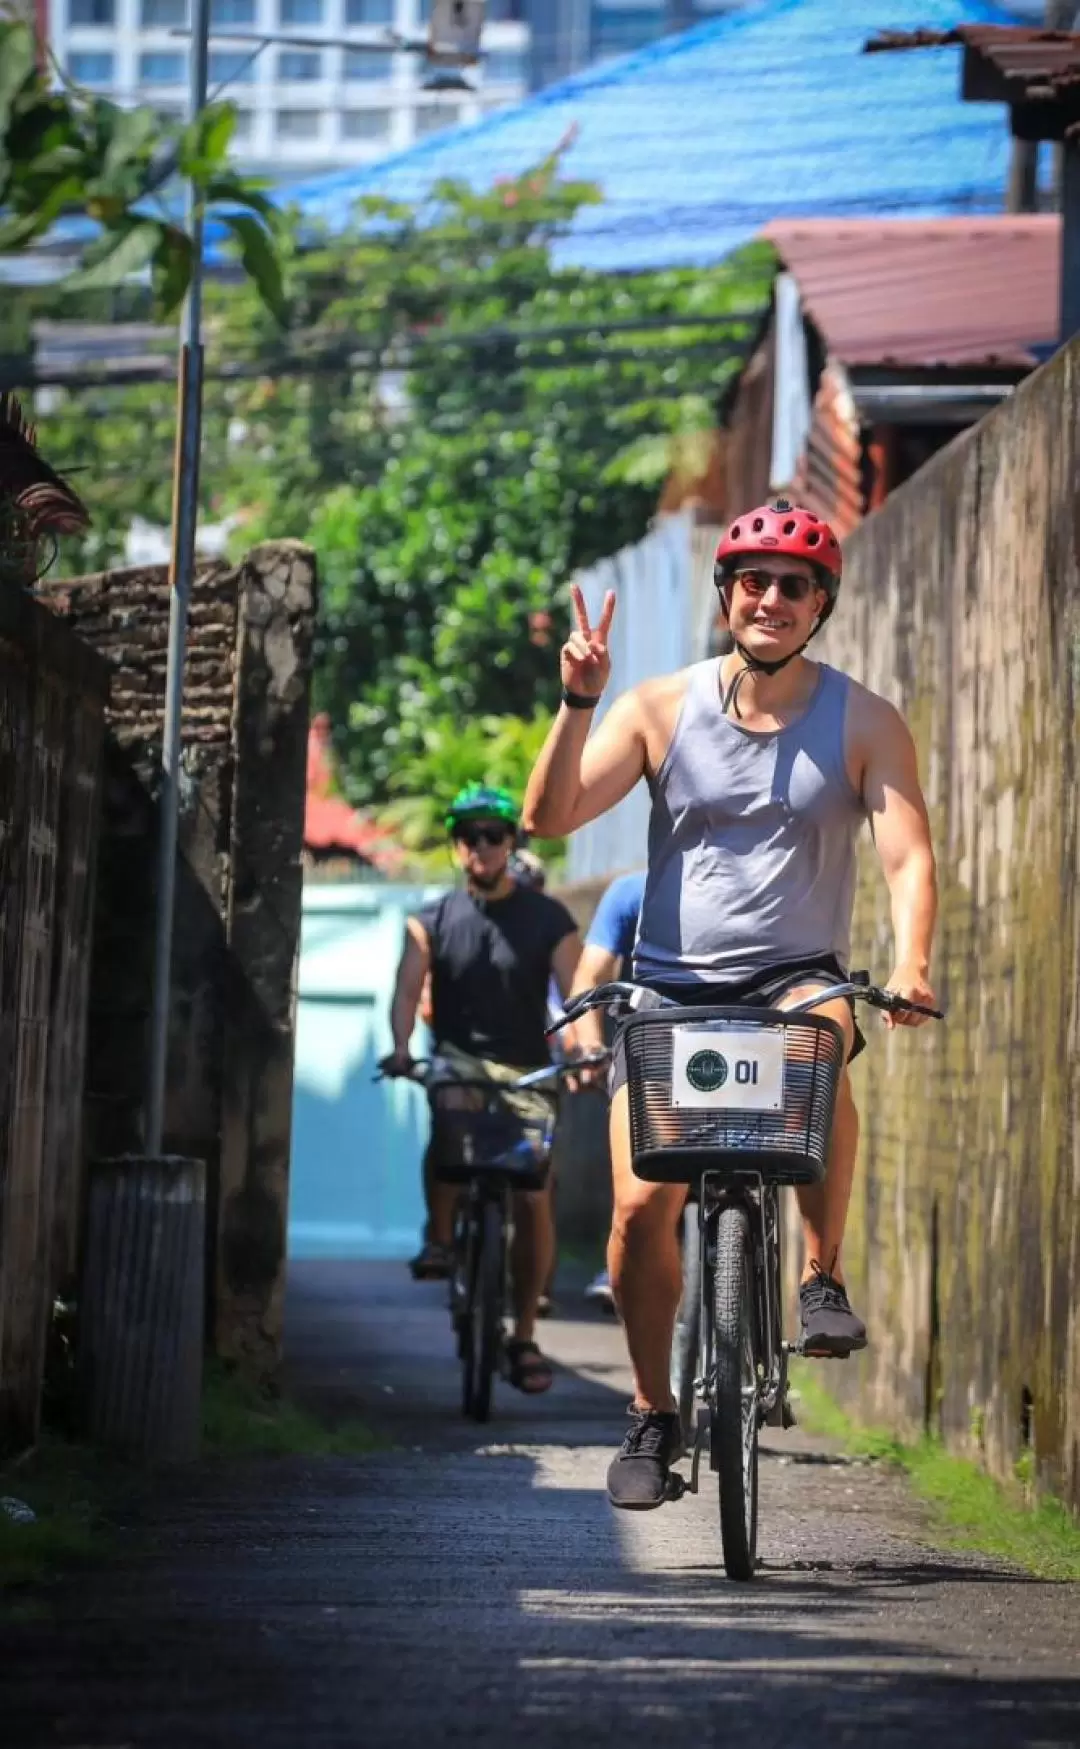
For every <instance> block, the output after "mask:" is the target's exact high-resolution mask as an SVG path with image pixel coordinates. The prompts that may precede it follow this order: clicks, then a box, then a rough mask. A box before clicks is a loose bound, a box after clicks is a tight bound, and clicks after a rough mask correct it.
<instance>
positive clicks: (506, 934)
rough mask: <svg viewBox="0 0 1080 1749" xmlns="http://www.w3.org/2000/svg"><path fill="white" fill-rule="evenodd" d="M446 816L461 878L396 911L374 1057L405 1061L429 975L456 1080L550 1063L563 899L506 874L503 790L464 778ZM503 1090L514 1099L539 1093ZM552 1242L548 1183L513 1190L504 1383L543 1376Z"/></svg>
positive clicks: (547, 1377)
mask: <svg viewBox="0 0 1080 1749" xmlns="http://www.w3.org/2000/svg"><path fill="white" fill-rule="evenodd" d="M446 825H447V830H448V832H449V834H450V839H451V842H452V844H453V847H454V851H455V855H456V857H457V861H458V864H459V866H460V867H461V869H462V870H463V872H464V874H465V886H464V887H463V888H455V889H454V890H453V891H452V892H449V893H446V894H444V895H443V897H442V898H441V899H438V900H436V901H435V902H434V903H433V904H430V905H427V906H426V907H425V908H424V909H423V910H422V911H420V912H419V913H418V914H417V915H416V916H415V917H410V918H409V919H408V922H407V925H406V935H405V948H404V952H403V954H402V958H401V963H400V965H399V967H398V974H397V983H396V986H395V989H394V997H393V1003H392V1006H391V1011H390V1026H391V1031H392V1033H393V1039H394V1049H393V1052H392V1053H391V1055H390V1056H389V1057H387V1058H386V1059H385V1061H384V1063H383V1064H382V1067H383V1069H384V1071H385V1072H386V1073H387V1074H390V1075H393V1074H406V1073H408V1071H409V1069H410V1068H411V1066H412V1058H411V1056H410V1054H409V1041H410V1039H411V1038H412V1034H413V1028H414V1026H415V1024H416V1015H417V1010H418V1008H419V1005H420V998H421V993H422V991H423V989H424V983H425V980H426V979H427V978H428V976H429V975H430V980H431V1010H432V1014H431V1030H432V1034H433V1037H434V1043H435V1050H436V1053H437V1055H438V1056H439V1057H440V1058H441V1059H443V1060H444V1061H445V1062H447V1063H448V1064H449V1065H450V1067H451V1068H452V1069H454V1070H456V1071H457V1072H458V1073H459V1074H461V1075H462V1076H463V1077H464V1078H466V1079H468V1078H470V1077H471V1078H473V1079H475V1078H477V1077H487V1078H489V1079H491V1080H495V1081H504V1082H505V1081H513V1080H516V1079H517V1078H518V1077H519V1076H520V1075H521V1073H522V1071H523V1070H527V1069H537V1068H541V1067H543V1066H545V1065H546V1064H547V1063H548V1062H549V1061H550V1052H549V1049H548V1044H547V1040H546V1038H545V1026H546V1022H547V996H548V984H549V981H550V979H551V976H552V974H554V976H555V979H556V982H557V984H558V987H559V989H560V990H561V991H562V993H563V994H564V995H566V994H567V993H568V992H569V989H570V985H571V981H572V979H573V975H574V968H575V966H576V965H577V961H578V956H579V954H580V952H581V942H580V939H579V936H578V932H577V925H576V924H575V922H574V919H573V917H572V916H571V915H570V913H569V911H568V910H567V909H566V907H565V906H564V905H560V904H559V903H558V901H557V900H555V899H552V898H549V897H548V895H547V894H546V893H542V892H538V891H537V890H536V889H535V888H534V887H529V886H525V885H523V884H521V883H519V882H518V881H517V880H515V878H514V876H513V875H512V874H511V873H510V869H509V866H508V865H509V863H510V857H511V853H512V851H513V847H514V843H515V840H516V837H517V829H518V810H517V806H516V804H515V802H514V799H513V797H512V796H511V795H510V794H509V793H508V792H507V791H506V790H504V789H495V788H489V787H487V786H485V785H483V784H470V785H468V786H467V787H466V788H465V789H463V790H461V791H460V792H459V794H458V795H457V796H455V798H454V800H453V802H452V803H451V805H450V809H449V812H448V814H447V818H446ZM510 1098H511V1099H512V1100H517V1102H518V1104H519V1105H520V1104H521V1103H522V1101H525V1102H528V1101H530V1100H531V1101H533V1102H535V1101H537V1100H543V1099H544V1098H545V1095H543V1094H540V1093H531V1094H522V1095H513V1096H510ZM523 1115H527V1113H523ZM437 1164H438V1163H437V1162H434V1166H435V1171H433V1173H432V1175H431V1183H430V1221H429V1227H428V1234H427V1238H426V1240H425V1244H424V1248H423V1250H422V1252H421V1254H420V1257H419V1258H417V1259H416V1260H415V1267H414V1273H415V1274H417V1275H418V1276H421V1277H423V1276H427V1277H429V1278H431V1277H437V1276H446V1275H448V1274H449V1273H450V1268H451V1263H452V1255H451V1244H452V1239H453V1222H454V1206H455V1202H456V1200H457V1195H458V1190H457V1187H456V1186H455V1185H453V1184H444V1183H440V1182H439V1180H438V1176H437ZM553 1252H554V1229H553V1223H552V1214H551V1194H550V1184H549V1185H548V1186H547V1187H546V1188H545V1189H544V1190H541V1191H524V1192H521V1193H520V1194H519V1195H518V1196H516V1197H515V1199H514V1250H513V1256H512V1270H513V1280H514V1294H515V1306H514V1313H515V1328H514V1335H513V1338H512V1340H511V1341H510V1342H508V1344H507V1350H506V1352H507V1362H508V1366H509V1378H510V1383H511V1384H513V1385H515V1386H516V1387H517V1389H518V1390H522V1391H526V1392H530V1393H534V1392H539V1391H546V1390H547V1389H548V1388H549V1387H550V1385H551V1383H552V1371H551V1366H550V1363H549V1362H548V1361H547V1360H546V1359H545V1357H544V1356H543V1355H542V1354H541V1352H540V1350H539V1348H538V1347H537V1345H536V1342H535V1341H534V1340H533V1332H534V1327H535V1322H536V1313H537V1303H538V1301H539V1298H540V1295H541V1293H542V1291H543V1289H544V1286H545V1283H546V1282H547V1280H548V1277H549V1274H550V1270H551V1265H552V1259H553Z"/></svg>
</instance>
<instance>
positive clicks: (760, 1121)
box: [553, 973, 944, 1580]
mask: <svg viewBox="0 0 1080 1749" xmlns="http://www.w3.org/2000/svg"><path fill="white" fill-rule="evenodd" d="M847 996H850V997H852V998H854V999H855V1000H856V1001H860V1002H866V1003H868V1004H869V1005H870V1006H871V1007H874V1008H878V1009H880V1010H882V1011H883V1012H885V1013H889V1014H901V1013H919V1014H927V1015H930V1016H932V1017H933V1018H934V1019H936V1020H941V1019H943V1018H944V1016H943V1015H942V1013H941V1011H940V1010H939V1009H936V1008H927V1007H923V1006H922V1005H921V1004H919V1003H914V1002H908V1001H906V1000H905V999H904V998H903V997H900V996H897V995H896V994H895V992H893V991H891V990H885V989H883V988H881V987H880V986H879V985H876V984H871V983H870V980H869V977H868V975H867V974H866V973H855V974H853V975H852V976H851V977H850V978H849V979H847V980H845V981H844V982H842V983H837V984H834V985H831V986H830V987H829V988H827V989H824V990H816V991H814V993H813V994H812V995H810V996H807V997H805V998H804V999H802V1000H801V1001H799V1002H797V1003H795V1004H793V1005H792V1006H791V1007H790V1008H784V1009H778V1008H773V1007H723V1006H717V1007H701V1008H687V1007H682V1006H680V1005H679V1004H677V1003H675V1002H673V1001H671V1000H670V999H669V998H667V997H664V996H661V995H660V994H659V993H658V992H657V991H654V990H649V989H647V988H645V987H644V986H642V985H635V984H630V983H623V982H618V983H611V984H603V985H600V986H598V987H597V988H596V989H595V990H590V991H587V992H585V994H584V995H583V996H581V997H579V998H578V999H577V1001H576V1002H574V1003H572V1004H571V1005H570V1006H569V1007H568V1009H567V1011H566V1017H565V1019H566V1021H568V1022H569V1021H574V1020H577V1019H578V1018H579V1016H580V1015H582V1014H584V1013H585V1012H586V1011H587V1010H588V1009H590V1008H600V1007H604V1008H608V1009H610V1010H612V1012H614V1013H617V1014H621V1015H622V1017H624V1021H625V1024H624V1027H623V1032H622V1040H623V1047H624V1049H625V1052H626V1068H627V1085H628V1090H629V1108H630V1143H631V1150H632V1157H633V1169H634V1172H635V1174H636V1175H637V1176H638V1177H639V1178H644V1179H651V1180H653V1181H660V1182H669V1183H680V1184H687V1185H688V1186H690V1187H692V1188H694V1189H695V1190H696V1194H697V1216H696V1223H697V1244H696V1247H695V1246H694V1245H693V1243H692V1242H689V1241H688V1243H687V1244H686V1245H684V1294H683V1306H682V1307H681V1308H680V1328H679V1330H678V1331H677V1341H676V1344H675V1352H674V1353H673V1368H672V1373H673V1388H674V1391H675V1396H676V1400H677V1401H678V1403H679V1411H680V1415H681V1417H682V1421H683V1427H684V1430H685V1431H686V1432H687V1433H690V1434H692V1438H693V1448H692V1461H691V1470H690V1478H689V1481H687V1479H686V1478H685V1477H684V1476H682V1475H679V1474H678V1473H676V1472H674V1471H673V1472H672V1476H671V1481H670V1484H669V1498H671V1499H679V1498H681V1496H682V1494H683V1493H684V1492H686V1490H687V1489H688V1488H689V1490H690V1492H691V1493H694V1494H696V1493H697V1492H698V1491H699V1481H700V1466H701V1459H702V1455H703V1451H704V1449H705V1447H706V1445H707V1447H708V1452H709V1464H710V1468H711V1469H712V1470H713V1471H714V1472H715V1473H716V1475H717V1477H718V1484H719V1505H720V1532H721V1541H722V1546H723V1555H724V1566H725V1569H726V1571H727V1573H728V1576H729V1577H730V1578H732V1579H737V1580H749V1579H751V1578H752V1577H753V1574H754V1571H755V1567H756V1564H757V1533H758V1434H759V1430H760V1428H761V1427H762V1426H770V1427H784V1428H787V1427H791V1426H793V1425H794V1415H793V1413H792V1409H791V1404H790V1401H789V1395H788V1357H789V1355H790V1354H791V1352H792V1349H793V1345H792V1344H790V1343H788V1342H785V1340H784V1338H783V1308H782V1302H781V1282H782V1276H781V1244H780V1242H781V1225H780V1189H781V1187H782V1186H783V1185H785V1184H792V1185H799V1184H813V1183H820V1182H821V1180H822V1179H823V1178H824V1176H825V1167H826V1162H827V1159H828V1149H829V1139H830V1135H831V1132H832V1120H833V1112H834V1109H835V1104H836V1093H837V1088H838V1086H839V1082H840V1076H841V1073H842V1071H843V1068H844V1034H843V1031H842V1029H841V1028H840V1027H839V1026H838V1025H837V1023H836V1022H835V1021H834V1020H831V1019H830V1018H829V1017H828V1016H826V1015H822V1014H812V1013H810V1012H809V1010H811V1009H813V1008H818V1007H820V1006H821V1005H822V1004H823V1003H825V1002H829V1001H834V1000H837V999H838V998H841V997H847ZM553 1030H554V1029H553ZM688 1212H689V1211H688ZM695 1272H696V1277H697V1283H696V1291H695ZM687 1290H689V1291H687ZM695 1300H696V1304H695ZM680 1345H681V1352H680ZM796 1346H797V1345H796ZM691 1355H693V1357H694V1359H693V1364H692V1365H691V1364H690V1356H691ZM695 1404H696V1405H697V1408H696V1416H695V1417H694V1420H693V1422H692V1423H691V1414H692V1412H693V1408H694V1405H695Z"/></svg>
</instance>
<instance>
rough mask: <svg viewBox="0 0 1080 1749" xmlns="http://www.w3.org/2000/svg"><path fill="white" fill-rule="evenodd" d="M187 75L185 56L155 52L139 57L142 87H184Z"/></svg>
mask: <svg viewBox="0 0 1080 1749" xmlns="http://www.w3.org/2000/svg"><path fill="white" fill-rule="evenodd" d="M186 73H187V66H186V62H185V58H184V56H183V55H173V54H169V53H168V52H166V51H158V50H153V51H151V53H149V54H146V55H140V56H139V84H140V85H182V84H183V83H184V78H185V76H186Z"/></svg>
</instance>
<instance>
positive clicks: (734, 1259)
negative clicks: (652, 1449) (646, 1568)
mask: <svg viewBox="0 0 1080 1749" xmlns="http://www.w3.org/2000/svg"><path fill="white" fill-rule="evenodd" d="M713 1294H714V1304H715V1315H714V1340H715V1351H716V1396H715V1399H714V1401H713V1413H712V1429H711V1434H712V1438H711V1448H712V1466H713V1468H714V1469H715V1470H717V1471H718V1472H719V1479H720V1534H721V1538H722V1540H723V1545H724V1567H725V1569H726V1571H727V1574H728V1577H729V1578H730V1579H743V1580H745V1579H752V1578H753V1576H754V1568H755V1566H756V1563H757V1519H758V1373H757V1356H758V1329H757V1322H758V1321H757V1309H756V1302H755V1298H754V1253H753V1246H752V1244H751V1239H750V1221H749V1217H748V1215H747V1212H746V1210H745V1208H742V1207H741V1206H740V1205H739V1204H737V1203H736V1204H732V1205H731V1206H729V1207H727V1208H722V1209H721V1210H720V1213H719V1215H718V1217H717V1223H716V1270H715V1275H714V1279H713Z"/></svg>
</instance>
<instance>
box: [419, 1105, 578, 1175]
mask: <svg viewBox="0 0 1080 1749" xmlns="http://www.w3.org/2000/svg"><path fill="white" fill-rule="evenodd" d="M430 1097H431V1119H432V1141H433V1144H434V1147H433V1155H432V1159H433V1169H434V1173H435V1177H436V1178H437V1179H439V1180H440V1181H441V1182H442V1183H444V1184H466V1183H468V1182H469V1181H470V1180H472V1179H474V1178H480V1179H484V1180H485V1181H487V1180H490V1181H493V1182H494V1181H498V1183H499V1184H505V1185H506V1186H507V1187H508V1188H509V1189H511V1190H541V1189H542V1188H543V1186H544V1184H545V1183H546V1182H547V1172H548V1163H549V1161H550V1158H551V1139H552V1132H553V1130H554V1126H555V1115H554V1106H552V1111H551V1115H550V1117H549V1118H547V1119H546V1120H545V1119H542V1118H540V1117H537V1118H536V1119H535V1120H533V1119H531V1118H525V1117H522V1116H521V1115H520V1113H518V1112H516V1111H513V1110H512V1109H511V1108H510V1106H509V1105H508V1104H507V1103H506V1100H505V1099H504V1098H503V1097H502V1095H501V1094H500V1093H499V1092H498V1091H493V1090H492V1088H491V1086H490V1085H483V1084H481V1083H479V1082H476V1083H463V1082H448V1083H446V1084H445V1085H444V1086H436V1087H433V1088H431V1090H430ZM534 1097H535V1096H534ZM465 1101H468V1104H467V1106H466V1105H464V1102H465Z"/></svg>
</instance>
